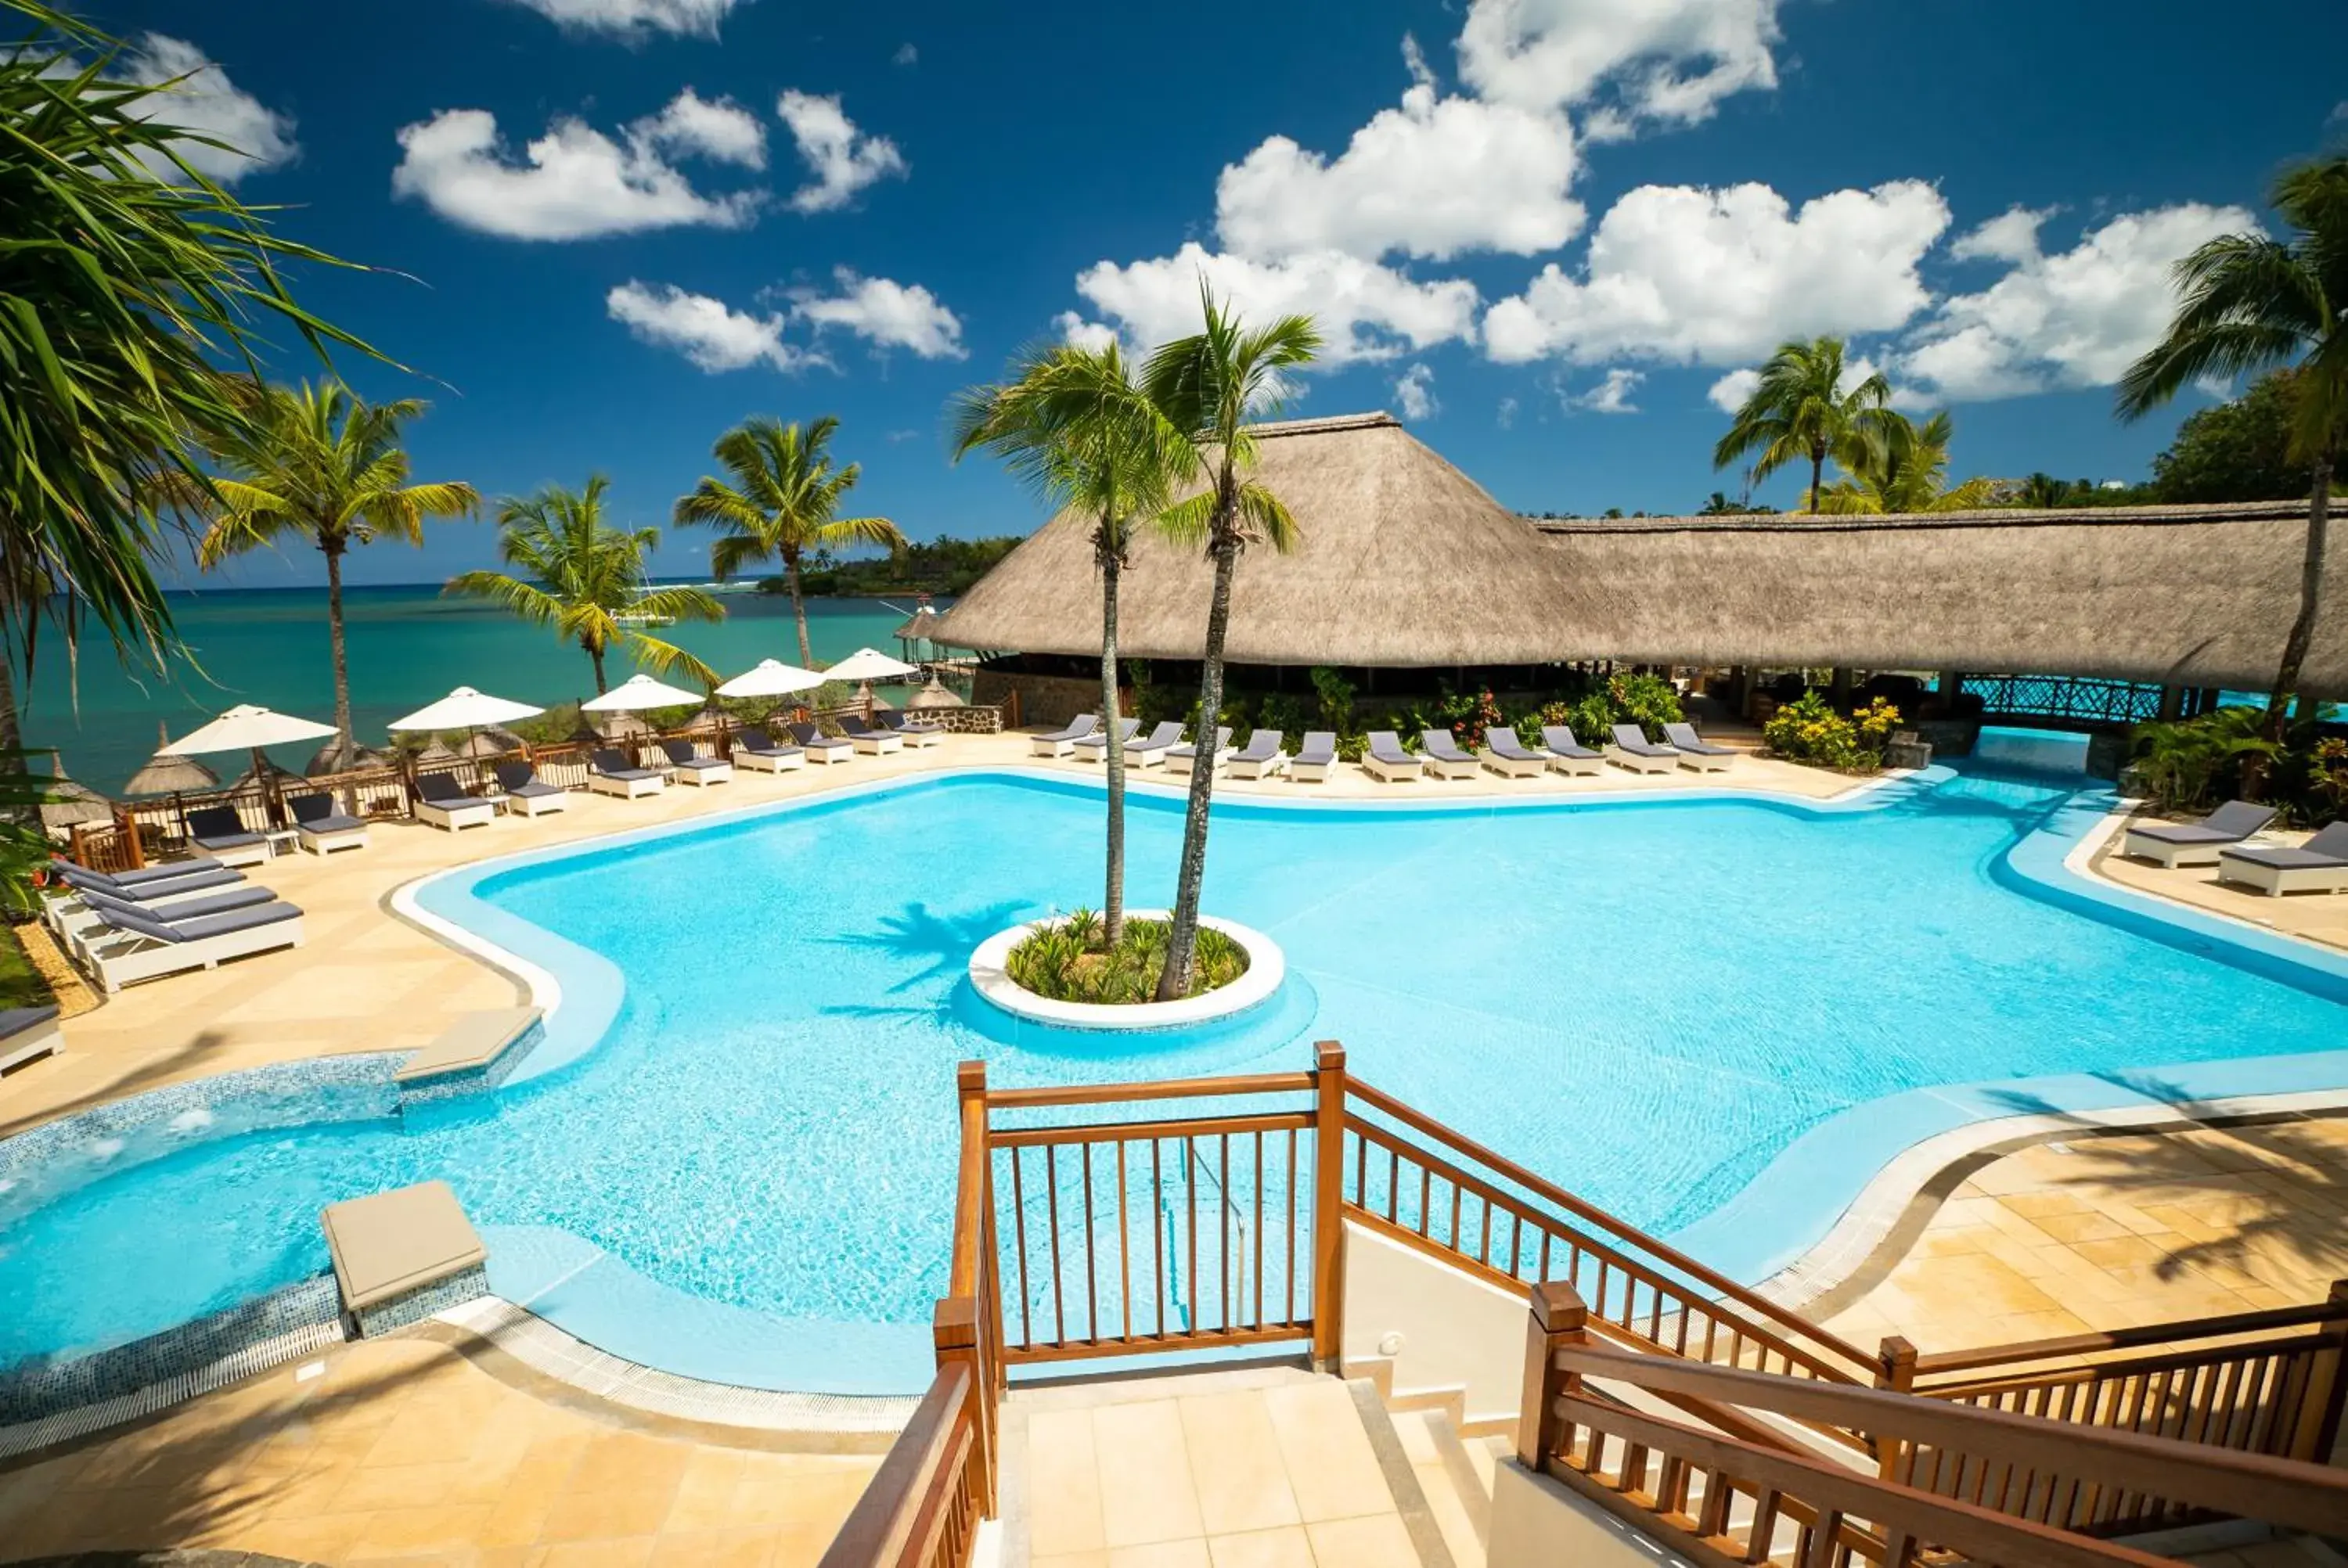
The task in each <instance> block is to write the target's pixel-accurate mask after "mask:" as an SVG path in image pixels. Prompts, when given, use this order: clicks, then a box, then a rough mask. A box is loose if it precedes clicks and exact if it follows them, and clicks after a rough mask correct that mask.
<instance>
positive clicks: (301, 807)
mask: <svg viewBox="0 0 2348 1568" xmlns="http://www.w3.org/2000/svg"><path fill="white" fill-rule="evenodd" d="M285 809H286V810H287V811H290V812H292V813H293V831H294V832H295V834H297V835H299V836H300V838H301V843H302V847H303V848H304V849H306V850H308V851H309V852H310V853H311V854H313V855H332V854H333V853H334V852H335V850H337V849H365V848H366V846H367V825H366V823H364V822H361V821H360V820H359V819H358V818H357V817H355V816H351V815H347V814H345V812H344V811H343V810H342V808H341V807H339V806H337V805H336V804H335V797H334V796H333V795H330V794H297V795H295V796H293V798H292V799H291V800H288V801H287V802H286V803H285Z"/></svg>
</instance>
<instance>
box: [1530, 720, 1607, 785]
mask: <svg viewBox="0 0 2348 1568" xmlns="http://www.w3.org/2000/svg"><path fill="white" fill-rule="evenodd" d="M1541 744H1542V745H1544V746H1547V747H1548V748H1549V765H1550V767H1552V768H1554V769H1556V770H1557V771H1558V772H1559V773H1561V774H1581V775H1582V776H1584V777H1592V776H1595V775H1596V774H1602V773H1604V772H1605V771H1606V753H1604V752H1593V751H1591V749H1590V748H1589V747H1588V746H1585V745H1583V744H1582V743H1581V742H1580V741H1577V740H1575V739H1574V738H1573V732H1572V731H1571V730H1570V729H1569V728H1567V727H1566V726H1565V725H1563V724H1543V725H1542V726H1541Z"/></svg>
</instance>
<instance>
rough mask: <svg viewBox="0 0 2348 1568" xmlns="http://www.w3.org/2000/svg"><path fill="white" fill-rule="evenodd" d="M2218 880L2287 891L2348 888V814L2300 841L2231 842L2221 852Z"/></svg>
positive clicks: (2272, 893)
mask: <svg viewBox="0 0 2348 1568" xmlns="http://www.w3.org/2000/svg"><path fill="white" fill-rule="evenodd" d="M2218 880H2219V881H2220V882H2237V883H2240V884H2241V885H2242V886H2245V887H2255V888H2257V889H2258V890H2259V891H2260V892H2261V893H2264V894H2265V895H2266V896H2267V897H2270V898H2280V897H2282V896H2283V895H2284V894H2286V893H2341V892H2348V817H2343V818H2342V819H2341V820H2340V821H2338V822H2335V823H2333V824H2332V825H2330V826H2328V827H2325V828H2323V829H2322V831H2320V832H2318V833H2317V834H2316V835H2315V836H2314V837H2312V838H2311V839H2309V840H2308V841H2307V842H2306V843H2304V844H2301V845H2258V846H2255V847H2250V846H2231V847H2228V848H2225V849H2221V850H2219V852H2218Z"/></svg>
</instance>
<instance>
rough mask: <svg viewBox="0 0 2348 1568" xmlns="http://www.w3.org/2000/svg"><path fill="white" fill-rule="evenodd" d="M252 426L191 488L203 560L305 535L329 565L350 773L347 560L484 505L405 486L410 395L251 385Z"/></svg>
mask: <svg viewBox="0 0 2348 1568" xmlns="http://www.w3.org/2000/svg"><path fill="white" fill-rule="evenodd" d="M247 395H248V396H250V397H251V399H252V405H253V409H252V419H251V420H250V421H249V422H247V423H245V424H243V425H240V426H238V427H236V428H234V429H232V430H230V431H228V432H225V433H224V434H223V435H222V436H221V438H220V439H219V440H218V442H217V446H218V447H219V456H220V465H221V473H220V475H219V476H218V477H215V478H214V479H213V480H212V482H211V484H210V485H208V486H203V487H192V488H189V489H187V490H186V491H185V494H184V499H185V503H186V504H187V505H188V506H189V507H191V508H192V509H193V510H195V511H197V512H199V513H201V514H203V515H206V516H208V517H209V518H211V526H210V527H209V528H206V529H205V530H204V533H203V537H202V538H201V539H199V540H198V541H197V547H196V559H197V561H198V562H199V563H200V564H201V566H202V567H203V568H204V569H206V570H210V569H212V568H214V567H217V566H219V565H220V564H221V562H222V561H224V560H226V559H229V558H230V557H232V556H237V555H242V554H243V553H244V552H245V551H247V550H254V549H260V548H263V547H264V546H268V545H273V544H276V543H278V542H279V541H280V540H282V539H285V538H303V539H306V540H308V541H309V542H310V543H312V544H314V545H315V546H317V548H318V553H319V554H321V555H323V556H324V557H325V558H326V640H327V642H328V644H329V645H330V647H331V648H332V650H333V654H334V675H335V766H337V767H347V766H349V765H350V760H351V751H352V746H353V744H354V743H353V740H352V736H351V669H350V655H349V651H348V650H347V648H346V647H345V637H344V627H343V557H344V556H345V554H347V553H348V552H349V551H351V550H352V549H354V548H357V547H358V546H361V545H370V544H374V543H376V541H378V540H382V539H392V540H396V541H397V542H398V543H400V544H407V545H420V544H422V543H423V542H424V524H425V520H426V519H427V518H469V517H471V516H473V515H474V514H475V513H476V512H477V511H479V509H480V505H481V498H480V497H479V495H477V494H475V493H474V490H473V487H471V486H470V485H468V484H465V483H463V482H462V481H460V480H442V481H438V482H436V483H427V484H420V485H419V484H410V483H409V482H408V477H407V453H406V452H404V451H402V450H401V449H400V446H399V427H400V426H401V425H404V424H406V423H407V421H408V420H410V419H413V418H415V417H416V416H417V415H419V414H422V413H423V412H424V405H423V404H422V403H420V402H418V401H417V400H416V399H415V398H412V397H404V398H400V399H398V400H397V401H396V402H392V403H369V402H367V401H366V400H365V399H364V398H361V397H358V396H357V395H354V394H353V393H352V392H351V391H350V389H349V388H347V387H345V386H344V385H343V384H341V383H339V382H334V381H327V382H322V383H320V384H317V385H315V386H313V385H310V384H306V383H305V384H303V385H300V386H263V385H257V384H256V385H253V386H252V387H251V389H250V390H249V392H248V394H247Z"/></svg>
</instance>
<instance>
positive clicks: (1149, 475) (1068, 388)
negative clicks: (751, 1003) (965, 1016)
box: [950, 343, 1196, 950]
mask: <svg viewBox="0 0 2348 1568" xmlns="http://www.w3.org/2000/svg"><path fill="white" fill-rule="evenodd" d="M950 417H951V421H952V427H953V446H954V456H955V457H956V459H957V460H959V459H960V458H962V457H963V456H966V455H967V454H969V453H970V452H972V451H974V450H977V449H979V448H982V447H983V448H984V449H986V450H988V451H991V452H994V454H996V455H997V456H1001V457H1002V458H1004V461H1005V462H1006V463H1008V465H1009V466H1010V467H1011V470H1012V472H1013V473H1014V474H1015V475H1017V476H1018V477H1020V478H1021V479H1022V480H1024V481H1025V483H1026V484H1027V486H1028V487H1029V488H1031V489H1033V490H1034V491H1035V493H1036V495H1037V496H1038V497H1041V498H1042V499H1043V501H1044V503H1045V506H1046V507H1048V508H1049V509H1050V510H1051V511H1053V512H1055V513H1057V512H1061V511H1066V510H1074V511H1076V512H1077V513H1078V514H1080V515H1081V516H1083V517H1086V518H1090V519H1091V522H1092V545H1093V564H1094V565H1095V566H1096V567H1097V568H1098V569H1099V570H1100V575H1101V655H1100V679H1101V699H1100V711H1101V712H1102V713H1103V714H1104V715H1107V716H1109V717H1111V718H1114V717H1115V716H1116V714H1117V586H1118V584H1119V582H1120V581H1121V580H1122V579H1123V577H1124V574H1125V570H1126V568H1127V567H1128V565H1129V564H1130V561H1129V559H1128V557H1129V553H1130V550H1131V548H1132V543H1133V534H1134V530H1135V528H1137V527H1139V526H1143V525H1144V524H1148V525H1155V524H1157V522H1158V521H1159V518H1160V517H1161V516H1162V515H1163V513H1164V511H1165V509H1166V507H1167V506H1168V504H1169V502H1170V501H1171V500H1172V498H1173V497H1174V494H1175V492H1176V491H1177V489H1178V488H1179V487H1181V486H1182V485H1183V484H1185V483H1186V482H1188V481H1189V479H1190V477H1192V475H1193V472H1194V470H1195V467H1196V454H1195V452H1194V450H1193V449H1192V447H1191V446H1190V445H1189V442H1188V441H1187V440H1186V439H1185V438H1184V436H1183V433H1182V432H1180V431H1179V430H1177V429H1175V428H1174V427H1173V426H1172V425H1169V423H1168V422H1167V420H1166V416H1165V415H1163V414H1162V413H1161V412H1160V411H1159V408H1158V406H1157V405H1155V404H1153V403H1151V402H1150V401H1149V400H1148V397H1146V396H1144V395H1142V392H1141V389H1140V388H1139V387H1138V386H1137V385H1136V384H1134V381H1133V377H1132V374H1130V372H1129V371H1128V368H1127V366H1126V362H1125V356H1124V355H1123V354H1121V353H1119V352H1118V350H1117V345H1116V344H1115V343H1111V344H1109V345H1107V347H1105V348H1100V349H1086V348H1079V347H1076V346H1075V345H1074V344H1061V345H1056V346H1054V347H1049V348H1045V349H1039V350H1036V351H1034V352H1032V353H1030V354H1027V355H1026V356H1025V358H1023V359H1022V360H1021V361H1020V362H1019V363H1017V364H1014V366H1013V367H1012V374H1010V376H1009V377H1008V378H1007V379H1006V380H1004V381H1003V382H1001V383H999V384H994V385H988V386H974V387H972V388H971V389H970V390H969V391H967V392H964V393H963V395H961V396H960V397H959V398H957V399H956V400H955V402H954V405H953V409H952V411H951V415H950ZM1107 738H1108V746H1107V757H1106V758H1105V762H1106V764H1107V785H1108V820H1107V888H1106V891H1105V893H1104V895H1103V901H1102V905H1101V909H1102V914H1101V926H1102V937H1103V939H1104V940H1105V941H1106V943H1107V946H1108V948H1110V949H1112V950H1115V949H1116V948H1118V946H1119V944H1120V942H1121V941H1122V939H1123V938H1124V935H1125V764H1124V758H1125V743H1124V738H1123V735H1122V733H1120V731H1119V728H1118V726H1117V724H1115V723H1111V724H1110V725H1109V726H1108V730H1107ZM1071 923H1073V917H1072V922H1071Z"/></svg>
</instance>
